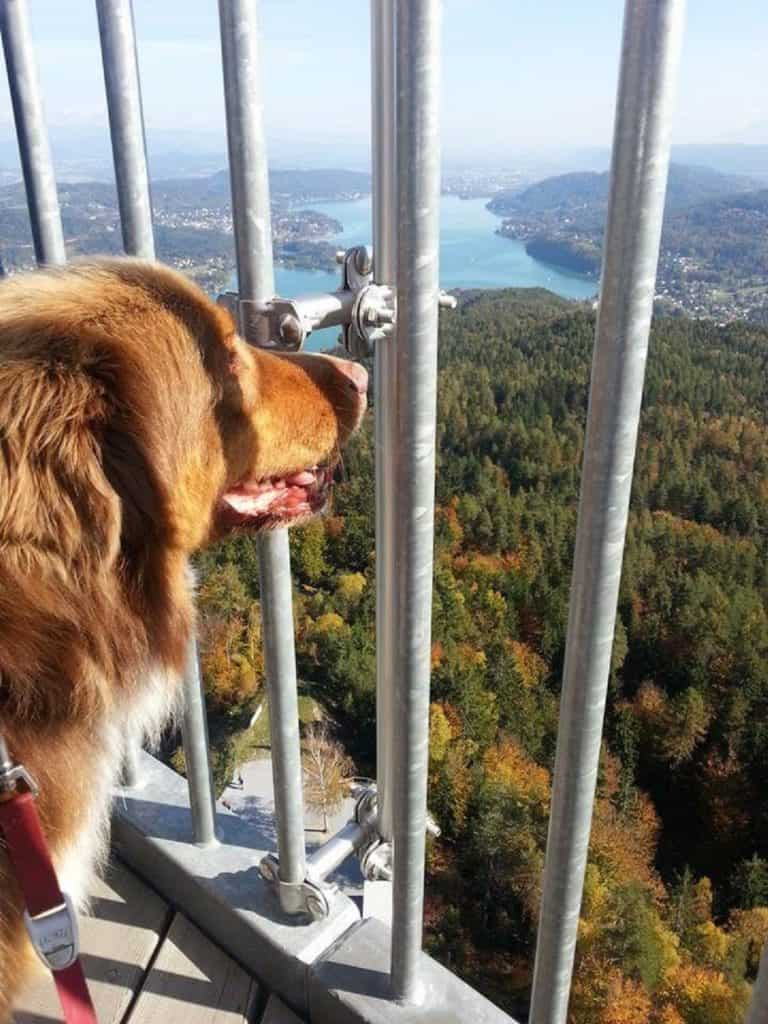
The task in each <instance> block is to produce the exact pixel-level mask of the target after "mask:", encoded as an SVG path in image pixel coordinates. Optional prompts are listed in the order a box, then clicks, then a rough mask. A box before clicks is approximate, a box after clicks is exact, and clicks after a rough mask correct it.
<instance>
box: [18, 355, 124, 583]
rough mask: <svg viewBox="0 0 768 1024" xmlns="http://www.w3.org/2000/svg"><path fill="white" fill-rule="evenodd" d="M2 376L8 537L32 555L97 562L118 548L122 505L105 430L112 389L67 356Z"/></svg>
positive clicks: (77, 563)
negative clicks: (107, 469)
mask: <svg viewBox="0 0 768 1024" xmlns="http://www.w3.org/2000/svg"><path fill="white" fill-rule="evenodd" d="M4 371H5V372H4V374H3V376H5V378H6V379H5V380H3V379H2V376H0V424H1V425H2V428H3V434H4V437H3V444H2V448H1V450H0V451H1V454H0V537H2V538H3V539H6V540H8V541H11V542H13V543H15V544H19V545H21V546H23V547H26V549H27V556H26V557H27V558H29V559H39V558H42V557H47V558H49V559H59V560H61V566H60V568H61V569H66V570H67V571H77V568H78V567H80V568H82V570H83V571H88V568H89V567H90V568H94V567H95V566H96V565H97V564H100V563H102V562H103V560H104V559H112V558H114V557H115V555H116V554H117V550H118V546H119V537H120V507H119V502H118V501H117V498H116V496H115V493H114V491H113V489H112V488H111V487H110V485H109V482H108V480H107V479H106V477H105V474H104V468H103V465H102V458H101V450H100V446H99V443H98V433H99V431H100V430H101V429H102V426H103V423H104V421H105V419H106V416H107V414H108V408H107V402H106V399H105V396H104V394H103V392H102V390H101V388H100V386H99V384H98V382H97V381H95V380H94V379H93V378H92V377H90V376H89V375H88V374H87V373H85V372H83V370H82V369H81V368H80V367H78V366H75V365H72V364H71V363H67V362H65V361H63V360H62V361H56V360H55V359H52V360H51V361H50V362H45V363H42V362H33V361H29V362H26V363H24V364H17V365H13V364H9V365H6V366H5V367H4Z"/></svg>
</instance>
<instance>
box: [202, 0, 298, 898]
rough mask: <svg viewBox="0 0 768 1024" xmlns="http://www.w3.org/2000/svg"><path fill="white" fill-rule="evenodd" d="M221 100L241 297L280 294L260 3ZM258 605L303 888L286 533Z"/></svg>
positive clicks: (264, 577) (245, 26) (234, 30)
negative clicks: (276, 276)
mask: <svg viewBox="0 0 768 1024" xmlns="http://www.w3.org/2000/svg"><path fill="white" fill-rule="evenodd" d="M219 20H220V24H221V50H222V61H223V67H224V97H225V101H226V110H227V138H228V144H229V170H230V176H231V181H232V220H233V223H234V230H235V247H236V250H237V274H238V288H239V293H240V301H241V302H243V301H246V302H254V301H260V300H265V299H271V298H273V296H274V292H275V282H274V271H273V262H272V229H271V218H270V209H269V178H268V171H267V153H266V146H265V142H264V130H263V125H262V116H261V111H262V105H261V90H260V83H259V52H258V33H257V17H256V4H255V2H253V0H219ZM259 568H260V575H261V608H262V617H263V623H264V652H265V660H266V672H267V690H268V696H269V712H270V729H271V736H272V777H273V780H274V791H275V817H276V819H277V836H278V856H279V864H280V867H279V872H280V879H281V881H283V882H287V883H291V884H292V885H295V886H298V885H299V884H300V883H302V882H303V881H304V878H305V874H306V865H305V848H304V798H303V792H302V785H301V748H300V739H299V716H298V697H297V690H296V655H295V651H294V627H293V604H292V589H291V565H290V553H289V549H288V534H287V532H286V531H285V530H277V531H275V532H273V533H270V534H267V535H266V536H263V537H261V538H260V539H259ZM280 895H281V901H282V904H283V909H284V910H286V911H288V912H294V911H299V910H301V909H302V907H301V905H300V903H301V901H300V900H297V898H296V893H295V892H291V885H290V884H289V885H288V886H284V887H281V890H280Z"/></svg>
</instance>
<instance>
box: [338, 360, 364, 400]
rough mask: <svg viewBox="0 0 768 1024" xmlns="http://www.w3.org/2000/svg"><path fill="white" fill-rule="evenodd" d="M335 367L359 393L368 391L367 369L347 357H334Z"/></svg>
mask: <svg viewBox="0 0 768 1024" xmlns="http://www.w3.org/2000/svg"><path fill="white" fill-rule="evenodd" d="M333 362H334V364H335V366H336V369H337V370H338V371H339V373H340V374H341V375H342V376H343V377H346V378H347V380H348V381H349V383H350V384H351V386H352V387H353V388H354V389H355V391H356V392H357V393H358V394H359V395H365V394H367V392H368V371H367V370H366V369H365V367H363V366H361V365H360V364H359V363H352V362H350V361H349V360H348V359H334V360H333Z"/></svg>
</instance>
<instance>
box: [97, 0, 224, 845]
mask: <svg viewBox="0 0 768 1024" xmlns="http://www.w3.org/2000/svg"><path fill="white" fill-rule="evenodd" d="M96 12H97V15H98V21H99V36H100V39H101V58H102V64H103V68H104V85H105V88H106V93H107V107H108V110H109V129H110V137H111V141H112V156H113V159H114V164H115V182H116V185H117V199H118V204H119V207H120V226H121V229H122V234H123V248H124V250H125V252H126V253H127V254H128V255H129V256H139V257H141V258H142V259H146V260H153V259H154V258H155V240H154V229H153V225H152V202H151V195H150V187H149V170H148V167H147V149H146V142H145V135H144V114H143V110H142V103H141V83H140V81H139V65H138V57H137V52H136V33H135V31H134V24H133V5H132V3H131V0H96ZM199 660H200V659H199V654H198V650H197V642H196V640H195V639H194V638H192V639H191V640H190V642H189V648H188V651H187V663H186V667H185V671H184V678H183V682H182V686H183V690H184V712H183V721H182V741H183V745H184V760H185V762H186V769H187V784H188V786H189V804H190V808H191V812H192V833H193V835H194V837H195V842H196V843H197V844H199V845H201V846H207V845H210V844H211V843H213V842H214V841H215V840H216V798H215V794H214V791H213V780H212V778H211V769H210V756H209V747H208V723H207V719H206V713H205V693H204V690H203V680H202V675H201V673H200V664H199ZM140 742H141V740H140V739H137V740H135V741H131V740H130V738H129V740H128V749H127V751H126V756H125V763H124V766H123V775H124V779H125V784H126V785H130V786H136V785H137V784H138V783H139V782H140V781H141V780H140V777H139V768H138V758H137V756H136V754H137V751H138V748H139V746H140Z"/></svg>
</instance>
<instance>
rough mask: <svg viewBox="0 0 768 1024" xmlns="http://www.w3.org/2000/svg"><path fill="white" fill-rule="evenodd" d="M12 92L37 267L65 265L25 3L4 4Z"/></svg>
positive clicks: (0, 23)
mask: <svg viewBox="0 0 768 1024" xmlns="http://www.w3.org/2000/svg"><path fill="white" fill-rule="evenodd" d="M0 33H2V37H3V50H4V52H5V66H6V70H7V72H8V88H9V90H10V94H11V104H12V106H13V117H14V121H15V123H16V135H17V137H18V141H19V156H20V158H21V169H22V173H23V175H24V188H25V190H26V193H27V206H28V208H29V219H30V222H31V226H32V239H33V242H34V246H35V259H36V260H37V262H38V263H49V264H56V263H65V262H66V258H67V256H66V250H65V248H64V233H63V231H62V227H61V213H60V211H59V199H58V195H57V193H56V178H55V176H54V171H53V163H52V161H51V150H50V146H49V143H48V132H47V130H46V127H45V117H44V114H43V101H42V96H41V93H40V80H39V77H38V73H37V64H36V61H35V56H34V52H33V50H32V40H31V37H30V32H29V19H28V8H27V3H26V0H0Z"/></svg>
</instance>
